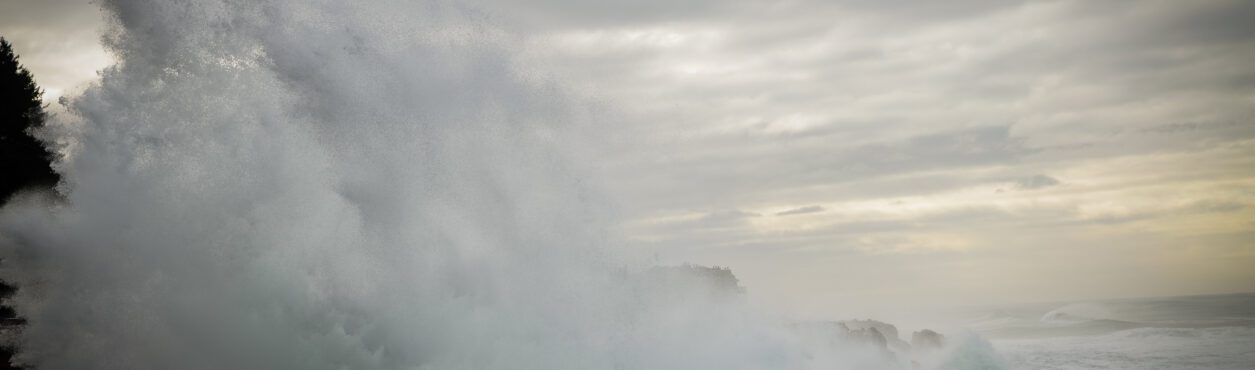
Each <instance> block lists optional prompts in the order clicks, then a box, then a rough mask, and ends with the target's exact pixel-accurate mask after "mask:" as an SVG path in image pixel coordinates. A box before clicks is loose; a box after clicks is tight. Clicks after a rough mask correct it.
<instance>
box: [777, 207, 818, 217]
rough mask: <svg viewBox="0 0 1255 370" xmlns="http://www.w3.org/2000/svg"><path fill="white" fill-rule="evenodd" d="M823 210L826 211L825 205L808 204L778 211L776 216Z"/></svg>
mask: <svg viewBox="0 0 1255 370" xmlns="http://www.w3.org/2000/svg"><path fill="white" fill-rule="evenodd" d="M823 211H824V207H822V206H806V207H800V208H794V209H790V210H786V211H782V212H776V216H791V215H804V214H807V213H817V212H823Z"/></svg>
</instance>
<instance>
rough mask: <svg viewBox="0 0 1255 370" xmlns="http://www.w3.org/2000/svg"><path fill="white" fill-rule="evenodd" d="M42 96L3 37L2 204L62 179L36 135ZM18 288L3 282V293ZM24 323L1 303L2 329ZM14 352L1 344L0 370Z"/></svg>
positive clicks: (0, 117) (0, 102)
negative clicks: (17, 194)
mask: <svg viewBox="0 0 1255 370" xmlns="http://www.w3.org/2000/svg"><path fill="white" fill-rule="evenodd" d="M42 96H43V91H41V90H40V89H39V86H37V85H35V79H34V78H33V77H32V76H31V73H30V71H27V70H26V68H23V67H22V65H21V64H20V63H18V61H17V54H16V53H14V52H13V45H12V44H10V43H9V42H8V41H7V40H5V39H3V38H0V204H3V203H4V202H7V201H8V200H9V199H10V198H12V197H13V195H14V194H16V193H17V192H18V191H22V190H28V189H51V188H53V187H54V186H56V184H57V182H58V181H59V180H60V178H59V176H58V175H57V173H56V172H54V171H53V170H52V153H50V152H49V151H48V149H46V148H45V147H44V145H43V144H42V143H40V142H39V140H38V139H36V138H35V137H34V135H33V132H34V130H35V129H37V128H39V127H41V126H43V124H44V119H45V118H46V117H47V114H46V113H45V112H44V106H43V101H42V100H41V98H42ZM15 290H16V289H15V288H14V287H13V286H10V285H8V284H5V283H4V282H0V297H3V298H8V297H9V296H11V295H12V294H13V293H14V292H15ZM22 324H23V320H22V319H21V318H20V317H18V316H17V313H16V312H15V311H14V310H13V308H12V307H9V306H8V305H7V304H6V305H0V330H3V331H12V330H20V329H21V326H22ZM12 356H13V349H12V348H7V347H0V361H2V362H0V370H4V369H17V367H14V366H12V365H10V363H9V360H10V359H11V358H12Z"/></svg>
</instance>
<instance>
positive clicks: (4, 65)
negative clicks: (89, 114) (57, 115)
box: [0, 38, 59, 202]
mask: <svg viewBox="0 0 1255 370" xmlns="http://www.w3.org/2000/svg"><path fill="white" fill-rule="evenodd" d="M42 97H43V91H42V90H40V89H39V86H37V85H35V79H34V78H33V77H32V76H31V73H30V71H28V70H26V68H24V67H22V65H21V64H20V63H18V61H17V54H15V53H14V52H13V45H12V44H10V43H9V41H8V40H5V39H4V38H0V202H6V201H8V200H9V198H11V197H12V196H13V194H14V193H17V192H18V191H19V190H23V189H31V188H45V189H51V188H52V187H54V186H56V184H57V181H58V180H59V177H58V176H57V173H56V172H54V171H53V170H52V153H50V152H49V151H48V149H46V148H45V147H44V145H43V144H42V143H40V142H39V140H38V139H36V138H35V137H34V135H33V131H34V130H35V129H37V128H39V127H42V126H43V124H44V119H45V118H46V117H47V114H46V113H45V112H44V105H43V101H42V100H41V99H42Z"/></svg>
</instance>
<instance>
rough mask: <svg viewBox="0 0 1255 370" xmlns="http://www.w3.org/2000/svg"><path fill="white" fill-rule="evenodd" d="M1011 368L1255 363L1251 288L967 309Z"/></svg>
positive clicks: (972, 325) (1210, 366) (1198, 366)
mask: <svg viewBox="0 0 1255 370" xmlns="http://www.w3.org/2000/svg"><path fill="white" fill-rule="evenodd" d="M968 313H969V314H971V315H970V316H969V319H968V320H967V323H966V325H965V326H967V327H969V328H970V329H971V330H973V331H975V332H977V333H978V334H980V335H981V336H982V337H984V338H985V339H986V340H988V341H989V342H991V343H992V344H993V346H994V348H995V350H996V351H997V352H998V353H999V354H1000V355H1001V356H1002V357H1003V358H1004V360H1005V361H1006V364H1007V365H1008V367H1010V368H1013V369H1235V370H1236V369H1255V293H1243V294H1226V295H1206V296H1186V297H1161V298H1139V299H1119V300H1100V301H1086V302H1062V303H1040V304H1024V305H1014V306H1002V307H994V308H988V309H979V310H972V311H970V312H968Z"/></svg>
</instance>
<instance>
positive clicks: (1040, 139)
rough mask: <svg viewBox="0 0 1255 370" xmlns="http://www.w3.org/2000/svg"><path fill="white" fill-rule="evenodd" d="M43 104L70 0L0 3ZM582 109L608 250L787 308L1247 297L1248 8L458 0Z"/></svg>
mask: <svg viewBox="0 0 1255 370" xmlns="http://www.w3.org/2000/svg"><path fill="white" fill-rule="evenodd" d="M0 1H2V2H0V4H3V5H0V35H3V36H4V37H6V38H8V39H10V40H11V41H12V42H13V43H14V44H15V47H16V49H17V51H18V53H19V54H20V55H21V56H22V61H23V62H24V63H25V64H26V65H27V66H28V67H29V68H30V69H31V70H32V71H33V72H34V73H35V75H36V78H37V80H38V82H39V83H40V84H41V85H42V86H44V88H45V89H46V90H47V91H48V95H49V97H48V98H49V100H50V101H51V100H54V99H55V97H57V96H60V95H63V94H70V93H71V92H72V91H74V89H75V88H76V86H80V85H81V84H82V83H85V82H87V81H90V80H91V79H93V78H95V71H96V70H98V69H100V68H103V67H104V66H105V65H106V64H107V63H108V61H109V58H108V56H107V54H106V53H105V52H104V51H103V50H101V49H100V47H99V46H97V44H98V29H99V27H100V26H101V21H100V18H99V15H98V13H97V11H96V9H95V8H94V7H93V6H91V5H90V4H88V3H87V1H86V0H55V1H47V0H43V1H35V0H31V1H22V0H0ZM470 3H471V4H472V5H473V6H474V7H477V8H479V9H482V10H483V12H484V14H485V17H486V18H487V19H490V20H491V21H492V22H494V23H496V24H498V25H499V26H500V27H502V28H503V29H505V30H506V31H508V32H510V33H513V34H516V35H517V36H518V40H519V43H520V47H519V49H520V54H519V59H520V61H521V63H524V64H527V65H529V66H532V67H530V68H531V69H533V70H538V71H540V72H542V73H544V74H547V75H551V76H553V78H555V79H557V80H558V81H560V82H561V83H562V84H563V85H564V86H565V87H566V88H567V89H569V90H571V91H573V92H575V93H576V95H578V96H583V97H585V98H586V99H587V100H588V101H589V102H591V103H590V104H593V105H597V106H599V107H604V110H602V111H601V112H602V113H601V114H599V115H597V117H599V119H604V120H605V121H606V122H608V124H607V126H611V127H613V129H609V130H606V131H605V132H604V135H602V136H603V137H602V138H601V139H600V140H604V142H603V143H599V146H600V148H599V149H598V154H600V155H602V156H604V159H601V160H599V161H598V163H599V165H598V169H599V170H600V171H601V172H602V175H603V176H602V178H601V180H600V182H602V183H603V185H604V186H605V187H606V188H607V189H608V191H609V193H610V194H612V195H613V196H614V197H616V201H617V204H618V212H619V213H621V215H622V216H623V217H624V219H625V220H626V223H625V224H624V225H623V228H622V231H623V233H624V235H626V236H627V237H628V238H629V239H630V240H631V243H630V247H631V248H636V249H640V250H643V251H645V252H646V253H649V254H653V255H656V256H657V259H658V260H659V261H660V262H663V263H679V262H693V263H698V264H707V265H725V266H730V267H732V269H733V271H734V272H735V273H736V274H737V275H738V276H739V277H740V278H741V280H742V284H743V285H745V286H746V287H747V288H748V289H749V292H750V295H751V297H753V299H755V300H756V301H759V302H761V303H764V304H767V305H770V306H773V307H775V308H777V309H780V310H783V311H785V312H787V313H790V314H793V315H796V316H799V317H814V318H836V317H842V316H849V315H863V314H872V313H875V312H881V311H884V310H889V309H894V308H900V307H908V306H909V307H918V306H948V305H961V304H981V303H1000V302H1003V303H1005V302H1026V301H1052V300H1079V299H1097V298H1113V297H1132V296H1149V295H1182V294H1207V293H1224V292H1239V291H1255V22H1252V21H1251V20H1252V19H1255V2H1250V1H1208V0H1197V1H1028V2H1023V1H994V0H958V1H947V2H933V1H869V0H852V1H824V0H773V1H733V0H719V1H714V0H694V1H675V0H668V1H663V0H640V1H576V0H540V1H532V2H518V1H505V0H501V1H494V0H476V1H471V2H470Z"/></svg>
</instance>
